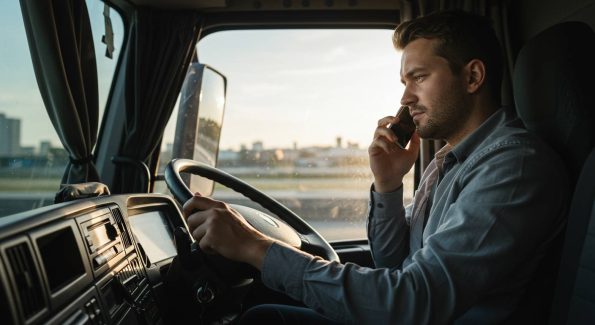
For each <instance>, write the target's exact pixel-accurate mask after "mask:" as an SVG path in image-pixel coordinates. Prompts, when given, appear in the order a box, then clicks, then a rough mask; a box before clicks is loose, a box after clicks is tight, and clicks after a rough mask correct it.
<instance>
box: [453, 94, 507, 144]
mask: <svg viewBox="0 0 595 325" xmlns="http://www.w3.org/2000/svg"><path fill="white" fill-rule="evenodd" d="M498 108H499V107H498V106H497V105H495V104H493V103H492V102H487V103H481V104H480V103H477V105H474V107H473V109H472V110H471V112H472V114H471V115H470V116H469V118H467V120H466V121H465V123H464V124H463V125H462V126H461V128H460V129H459V132H456V133H455V134H453V135H452V136H450V137H448V138H447V139H445V141H446V143H448V144H449V145H450V146H451V147H454V146H456V145H457V144H458V143H460V142H461V141H463V140H464V139H465V138H466V137H467V136H469V135H470V134H471V133H473V132H474V131H475V130H477V128H479V127H480V126H481V125H482V124H483V122H485V120H487V119H488V118H489V117H490V116H492V114H494V112H496V111H497V110H498Z"/></svg>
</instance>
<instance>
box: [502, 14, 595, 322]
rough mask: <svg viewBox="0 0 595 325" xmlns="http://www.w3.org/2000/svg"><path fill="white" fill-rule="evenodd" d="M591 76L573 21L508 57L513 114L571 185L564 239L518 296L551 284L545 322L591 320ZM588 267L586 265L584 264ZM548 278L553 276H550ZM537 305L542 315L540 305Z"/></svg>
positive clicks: (592, 51)
mask: <svg viewBox="0 0 595 325" xmlns="http://www.w3.org/2000/svg"><path fill="white" fill-rule="evenodd" d="M594 77H595V33H594V32H593V30H592V29H591V28H590V27H589V26H588V25H586V24H584V23H580V22H565V23H561V24H558V25H555V26H553V27H550V28H548V29H547V30H545V31H543V32H542V33H540V34H539V35H537V36H536V37H535V38H533V39H532V40H530V41H529V42H527V44H526V45H525V47H524V48H523V49H522V50H521V51H520V52H519V55H518V57H517V61H516V64H515V71H514V76H513V90H514V97H515V104H516V109H517V112H518V114H519V117H520V118H521V119H522V120H523V122H524V123H525V126H526V127H527V129H529V130H531V131H533V132H535V133H537V134H538V135H539V136H540V137H542V138H543V139H544V140H545V141H546V142H547V143H548V144H550V146H551V147H552V148H554V149H555V150H556V151H557V152H558V154H559V155H560V157H561V158H562V160H563V161H564V163H565V165H566V167H567V169H568V174H569V177H570V180H571V184H572V186H573V187H572V188H573V189H575V191H574V195H573V198H572V201H571V206H570V210H569V217H568V224H567V229H566V234H565V236H564V237H561V238H560V243H562V242H563V243H564V244H563V246H561V247H557V248H556V247H553V250H552V254H551V256H549V257H548V258H547V259H546V260H545V262H544V263H543V264H542V270H540V274H539V276H538V277H537V279H536V281H535V282H536V283H537V284H534V286H533V288H531V289H535V288H538V289H539V290H536V291H533V292H532V294H531V295H530V297H527V298H526V301H525V304H527V303H529V304H530V303H531V302H532V301H533V299H535V300H538V299H537V298H538V297H547V296H550V297H551V295H552V294H553V293H554V289H555V295H554V298H553V304H551V316H550V319H549V320H550V323H552V324H566V323H573V324H574V323H575V321H581V322H582V321H584V320H587V319H590V320H591V322H590V323H591V324H595V273H593V271H592V270H595V267H594V266H595V263H594V259H595V246H593V245H595V239H593V237H594V236H595V231H594V228H593V227H595V225H594V224H595V217H594V216H593V214H594V211H593V203H594V202H595V154H593V153H592V152H593V147H594V146H595V87H594V86H593V82H592V79H593V78H594ZM590 153H591V154H590ZM589 154H590V156H589V158H588V159H587V156H588V155H589ZM586 159H587V160H586ZM581 170H582V173H581ZM544 177H547V175H544ZM575 184H576V188H575V187H574V186H575ZM551 190H552V191H556V189H555V188H552V189H551ZM589 225H590V227H591V230H590V232H589V234H587V227H588V226H589ZM559 249H561V254H560V253H559V252H560V250H559ZM560 255H561V258H560ZM560 261H561V262H560ZM558 265H559V268H558ZM589 267H590V268H591V271H587V270H588V268H589ZM544 271H545V272H544ZM589 272H591V273H589ZM556 273H558V274H556ZM556 277H557V279H558V280H557V283H553V281H554V280H555V279H556ZM546 301H547V300H546ZM550 301H551V300H550ZM533 307H535V306H533ZM545 307H546V308H547V307H549V304H548V305H546V306H545ZM521 308H522V307H521ZM548 309H549V308H548ZM543 312H544V315H547V310H543ZM571 313H572V315H571Z"/></svg>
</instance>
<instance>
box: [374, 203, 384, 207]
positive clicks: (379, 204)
mask: <svg viewBox="0 0 595 325" xmlns="http://www.w3.org/2000/svg"><path fill="white" fill-rule="evenodd" d="M376 207H378V208H384V204H382V203H378V204H376Z"/></svg>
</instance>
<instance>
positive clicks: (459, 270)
mask: <svg viewBox="0 0 595 325" xmlns="http://www.w3.org/2000/svg"><path fill="white" fill-rule="evenodd" d="M441 153H442V154H443V157H438V158H440V159H435V160H434V161H433V162H432V163H431V164H430V166H429V168H427V170H426V171H425V172H424V175H423V177H422V183H421V184H420V186H419V190H418V191H417V192H416V194H415V197H414V201H413V204H412V205H410V206H408V207H407V208H405V207H404V206H403V190H402V188H400V189H398V190H396V191H395V192H392V193H382V194H381V193H376V192H374V191H372V192H371V197H370V211H369V217H368V237H369V241H370V247H371V250H372V256H373V258H374V262H375V264H376V265H375V266H376V267H375V268H367V267H360V266H358V265H355V264H352V263H346V264H339V263H335V262H328V261H325V260H322V259H320V258H318V257H314V256H311V255H309V254H307V253H303V252H300V251H296V250H294V249H291V248H287V247H284V246H282V245H278V244H273V245H272V246H271V248H270V249H269V250H268V252H267V254H266V256H265V259H264V264H263V269H262V279H263V282H264V283H265V284H266V285H267V286H268V287H270V288H272V289H274V290H278V291H282V292H285V293H286V294H287V295H289V296H291V297H292V298H294V299H297V300H300V301H302V302H304V303H305V304H306V305H307V306H309V307H311V308H312V309H314V310H316V311H318V312H319V313H321V314H322V315H324V316H326V317H328V318H330V319H333V320H337V321H340V322H344V323H358V324H362V323H365V324H379V323H382V324H389V323H390V324H395V323H404V324H430V323H431V324H439V323H452V322H455V321H456V322H460V323H465V322H469V323H486V322H488V323H497V322H501V321H504V320H506V319H507V318H508V317H510V315H511V314H512V312H513V311H514V310H515V308H516V306H517V305H518V303H519V300H520V298H521V296H522V294H523V293H524V291H525V288H526V285H527V283H528V282H529V281H530V280H531V278H532V276H533V274H534V273H535V271H536V268H537V264H538V263H539V262H540V261H541V259H542V258H543V256H544V255H545V254H546V253H547V251H548V248H549V246H550V243H551V241H552V240H553V238H554V237H555V236H556V235H557V234H558V233H559V232H560V231H561V229H562V228H563V224H564V215H565V211H566V206H567V201H568V193H569V190H568V184H567V177H566V174H565V173H564V167H563V165H562V163H561V162H560V160H559V158H558V157H557V156H556V154H555V153H553V151H552V150H551V149H550V148H549V147H548V146H546V145H545V144H544V143H542V142H541V141H540V140H539V139H537V138H536V137H535V136H533V135H532V134H530V133H528V132H527V131H526V130H525V129H524V128H523V127H522V123H521V122H520V121H519V120H518V119H515V118H512V117H509V116H507V114H506V113H505V112H504V111H503V110H499V111H497V112H496V113H494V114H493V115H492V116H491V117H490V118H488V119H487V120H486V121H485V122H484V123H483V124H482V125H481V127H479V128H478V129H477V130H476V131H475V132H473V133H472V134H471V135H469V136H468V137H467V138H466V139H464V140H463V141H462V142H460V143H459V144H458V145H456V146H455V147H453V148H452V149H450V150H449V149H445V150H444V151H442V152H441ZM442 158H443V160H442ZM439 165H440V166H439ZM438 180H439V182H438ZM428 201H430V202H431V204H429V202H428ZM425 218H427V220H424V219H425ZM424 223H425V224H426V225H425V227H424Z"/></svg>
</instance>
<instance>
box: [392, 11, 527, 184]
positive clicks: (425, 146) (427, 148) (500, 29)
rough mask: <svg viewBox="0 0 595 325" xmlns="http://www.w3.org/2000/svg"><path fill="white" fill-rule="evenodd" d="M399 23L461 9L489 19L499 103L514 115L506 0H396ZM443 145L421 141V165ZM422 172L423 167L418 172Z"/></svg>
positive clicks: (425, 164)
mask: <svg viewBox="0 0 595 325" xmlns="http://www.w3.org/2000/svg"><path fill="white" fill-rule="evenodd" d="M400 1H401V2H400V4H401V6H400V7H401V22H404V21H408V20H411V19H413V18H415V17H419V16H424V15H427V14H429V13H432V12H435V11H442V10H450V9H461V10H465V11H467V12H472V13H475V14H478V15H482V16H486V17H489V18H491V19H492V22H493V26H494V30H495V31H496V36H498V39H499V40H500V44H501V45H502V49H503V53H502V56H503V57H502V58H503V75H502V93H501V104H502V105H503V106H504V107H507V108H508V109H509V110H510V111H511V112H514V100H513V97H512V82H511V80H512V71H513V64H514V60H513V53H515V50H516V49H513V47H512V45H511V41H510V34H509V31H508V28H509V21H508V10H509V8H508V7H509V5H508V3H509V2H508V1H494V0H492V1H490V0H450V1H449V0H400ZM443 145H444V142H443V141H434V140H425V141H422V146H421V152H420V159H421V162H422V166H427V165H428V164H429V162H430V161H431V160H432V159H433V158H434V154H435V153H436V151H438V150H439V149H440V148H441V147H442V146H443ZM421 172H422V173H423V168H422V170H421Z"/></svg>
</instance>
